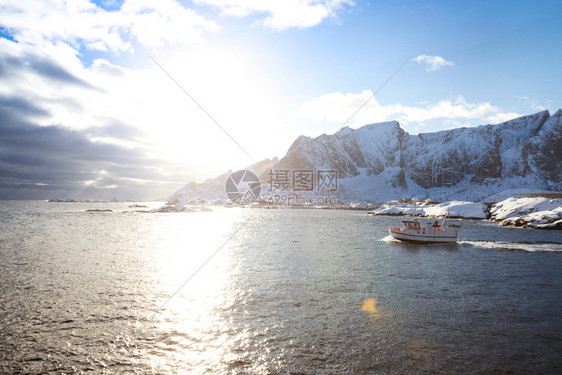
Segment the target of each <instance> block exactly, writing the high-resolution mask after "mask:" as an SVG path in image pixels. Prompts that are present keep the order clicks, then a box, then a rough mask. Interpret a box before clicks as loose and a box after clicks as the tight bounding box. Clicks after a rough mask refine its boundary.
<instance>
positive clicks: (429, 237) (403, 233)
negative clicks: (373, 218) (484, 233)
mask: <svg viewBox="0 0 562 375" xmlns="http://www.w3.org/2000/svg"><path fill="white" fill-rule="evenodd" d="M445 220H446V219H445ZM445 220H443V222H442V223H441V224H439V222H438V220H437V219H436V220H435V221H432V220H429V221H428V222H427V223H426V225H425V226H422V224H421V223H420V220H419V219H418V218H417V217H415V216H412V215H406V216H404V218H403V219H402V226H401V227H392V228H388V230H389V232H390V235H391V236H392V237H393V238H396V239H397V240H400V241H406V242H414V243H456V242H457V228H458V226H456V225H449V221H448V220H446V221H447V222H445Z"/></svg>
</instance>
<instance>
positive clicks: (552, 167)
mask: <svg viewBox="0 0 562 375" xmlns="http://www.w3.org/2000/svg"><path fill="white" fill-rule="evenodd" d="M270 168H271V169H275V170H297V169H301V170H315V171H318V170H326V169H330V170H336V171H337V173H338V189H337V191H336V192H334V195H337V197H338V198H339V199H340V200H342V201H347V202H351V201H353V202H357V201H372V202H384V201H387V200H390V199H398V198H408V197H413V196H416V197H418V198H422V199H426V198H431V199H434V200H438V201H445V200H461V201H479V200H482V199H484V198H486V197H490V196H493V195H494V194H497V193H500V192H502V191H505V190H514V189H517V191H518V192H522V193H525V192H537V191H559V190H562V111H561V110H558V111H557V112H556V113H555V114H554V115H552V116H550V114H549V112H548V111H542V112H538V113H535V114H532V115H529V116H523V117H520V118H516V119H513V120H510V121H506V122H503V123H501V124H497V125H481V126H478V127H473V128H457V129H452V130H445V131H440V132H435V133H425V134H419V135H410V134H408V133H407V132H405V131H404V130H403V129H402V128H401V127H400V124H399V123H398V122H396V121H390V122H384V123H378V124H370V125H365V126H363V127H361V128H359V129H351V128H348V127H346V128H343V129H342V130H340V131H338V132H337V133H335V134H332V135H328V134H323V135H321V136H318V137H316V138H311V137H306V136H300V137H298V138H297V139H296V140H295V141H294V142H293V144H292V145H291V147H290V148H289V150H288V152H287V154H286V155H285V156H284V157H283V158H282V159H280V160H277V159H272V160H269V159H268V160H264V161H263V162H260V163H257V164H256V165H253V166H250V167H249V169H251V170H253V171H255V172H256V174H257V175H258V176H259V177H260V180H261V181H262V184H265V182H266V181H267V177H266V173H267V171H268V170H269V169H270ZM229 174H230V173H229V172H227V173H225V174H224V175H221V176H219V177H217V178H213V179H208V180H207V181H205V182H204V183H193V182H192V183H189V184H188V185H186V186H185V187H184V188H182V189H180V190H179V191H178V192H176V193H175V194H174V196H173V197H172V198H173V199H175V200H176V201H177V202H178V203H181V202H182V201H188V200H190V201H193V200H195V199H197V198H203V199H205V200H219V201H220V200H226V195H225V193H224V181H225V180H226V179H227V178H228V175H229ZM263 187H264V188H267V186H265V185H264V186H263ZM265 193H267V190H266V191H265Z"/></svg>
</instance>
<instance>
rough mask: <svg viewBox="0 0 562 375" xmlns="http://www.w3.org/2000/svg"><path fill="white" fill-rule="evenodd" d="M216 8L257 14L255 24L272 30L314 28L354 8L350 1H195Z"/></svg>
mask: <svg viewBox="0 0 562 375" xmlns="http://www.w3.org/2000/svg"><path fill="white" fill-rule="evenodd" d="M196 1H197V2H198V3H200V4H208V5H213V6H216V7H218V8H219V9H220V10H221V11H222V13H223V14H226V15H230V16H235V17H246V16H249V15H253V14H256V15H258V17H260V18H259V20H258V21H257V24H260V25H262V26H264V27H265V28H270V29H274V30H284V29H289V28H306V27H311V26H316V25H318V24H320V23H321V22H322V21H324V20H325V19H327V18H335V17H337V15H338V14H339V13H340V12H342V11H343V10H344V9H345V6H354V5H355V3H354V2H353V1H352V0H281V1H280V0H196Z"/></svg>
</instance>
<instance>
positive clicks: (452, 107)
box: [300, 90, 521, 132]
mask: <svg viewBox="0 0 562 375" xmlns="http://www.w3.org/2000/svg"><path fill="white" fill-rule="evenodd" d="M371 96H372V92H371V91H369V90H364V91H362V92H361V93H347V94H343V93H341V92H334V93H330V94H325V95H322V96H320V97H317V98H314V99H312V100H310V101H308V102H306V103H304V104H303V105H302V106H301V108H300V115H301V116H302V117H304V118H306V119H309V120H313V121H319V122H321V121H324V122H328V123H332V124H334V125H336V126H340V125H342V124H343V122H344V121H345V120H346V119H347V118H348V117H349V116H350V115H351V114H353V113H354V112H355V111H356V110H357V108H359V107H360V106H361V105H362V104H363V103H365V101H366V100H367V99H368V98H370V97H371ZM519 116H521V115H520V114H518V113H515V112H503V111H502V110H501V109H500V108H498V107H496V106H494V105H492V104H490V103H488V102H482V103H469V102H467V101H466V100H465V99H464V98H463V97H462V96H459V97H457V98H456V99H455V100H441V101H439V102H437V103H423V104H418V105H414V106H407V105H403V104H400V103H396V104H389V105H382V104H380V103H379V102H378V101H377V100H376V99H375V98H372V99H371V100H370V101H369V102H368V103H367V104H366V105H365V106H364V107H363V108H362V109H361V111H359V112H358V113H357V114H356V115H355V116H354V117H353V119H352V120H351V121H350V125H351V126H361V125H364V124H368V123H374V122H382V121H391V120H397V121H399V122H400V123H401V124H402V125H405V126H406V127H408V128H409V129H410V130H412V131H414V132H415V131H416V129H417V130H419V129H421V128H427V124H426V123H427V122H429V121H433V120H446V122H447V123H450V122H451V120H453V121H460V120H465V121H463V123H466V120H472V121H475V122H478V124H484V123H499V122H503V121H506V120H509V119H512V118H515V117H519ZM444 125H446V124H444Z"/></svg>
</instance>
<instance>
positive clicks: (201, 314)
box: [151, 209, 251, 373]
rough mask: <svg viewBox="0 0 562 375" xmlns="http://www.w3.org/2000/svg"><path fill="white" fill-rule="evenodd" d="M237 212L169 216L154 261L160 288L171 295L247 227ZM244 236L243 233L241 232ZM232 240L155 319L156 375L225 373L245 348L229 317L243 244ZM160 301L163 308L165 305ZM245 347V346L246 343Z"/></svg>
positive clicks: (244, 337) (242, 335)
mask: <svg viewBox="0 0 562 375" xmlns="http://www.w3.org/2000/svg"><path fill="white" fill-rule="evenodd" d="M244 211H246V210H239V209H215V210H214V212H211V213H207V212H201V213H194V214H170V215H169V219H168V220H165V222H166V224H167V228H165V229H164V231H165V234H166V235H165V236H163V235H162V233H159V234H158V235H159V237H160V240H161V241H162V245H163V246H162V247H161V248H160V249H159V250H160V251H161V254H159V255H158V257H156V259H157V262H158V270H159V278H160V279H159V288H160V293H161V294H162V295H168V296H170V295H171V294H172V293H173V292H175V291H176V290H177V289H178V288H179V287H180V286H181V285H182V284H183V283H184V282H185V281H186V280H187V279H188V278H189V277H190V276H191V275H192V274H193V273H194V272H196V271H197V270H198V269H199V268H200V267H201V265H203V264H204V263H205V262H206V261H207V260H208V259H209V258H210V257H211V256H212V255H213V253H215V252H216V251H217V250H218V249H219V248H220V246H221V245H223V244H224V243H225V241H227V240H228V238H229V237H230V236H231V235H232V233H233V232H234V231H236V230H237V229H238V228H239V227H240V226H241V225H243V224H244V222H245V220H243V219H244V218H245V217H246V215H248V214H251V213H247V212H244ZM242 231H243V230H242ZM242 231H241V232H239V234H240V237H237V236H234V237H233V238H231V239H230V240H229V241H228V243H227V244H226V245H225V246H224V248H222V249H221V250H220V251H219V252H218V253H217V254H216V256H214V257H213V258H212V259H211V260H210V261H209V262H208V263H207V264H205V266H204V267H203V268H202V269H201V270H200V271H199V272H197V273H196V275H195V276H194V277H193V278H192V279H191V280H190V281H189V282H188V283H187V284H186V285H185V286H184V287H183V288H182V289H181V290H180V291H179V292H178V293H177V294H176V295H175V296H174V297H173V298H172V299H171V300H170V301H169V303H167V304H166V305H165V307H164V308H163V309H162V310H160V311H159V312H158V313H157V314H156V316H155V324H156V330H157V331H158V332H159V334H160V337H158V338H157V340H156V342H157V343H158V344H157V346H156V349H155V352H154V353H152V354H153V355H152V356H151V363H152V366H153V368H155V369H156V371H166V372H182V371H189V372H190V373H205V372H206V373H209V372H211V373H224V372H227V370H228V363H230V362H235V361H236V360H237V357H238V354H237V353H235V352H233V349H234V348H236V349H237V351H240V349H241V348H244V345H247V340H248V337H247V332H240V331H237V332H234V330H233V329H232V328H231V325H230V324H229V321H228V319H227V318H226V316H227V314H225V312H228V311H229V310H230V309H232V308H233V304H234V301H235V297H236V296H237V295H239V294H240V293H241V291H238V290H237V288H236V285H235V284H236V280H235V276H236V275H237V274H238V273H239V272H240V269H239V266H238V264H237V263H236V261H235V257H233V256H232V251H236V248H237V247H238V246H240V241H241V240H243V235H242ZM163 301H164V300H162V302H161V303H163ZM245 342H246V344H245Z"/></svg>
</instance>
